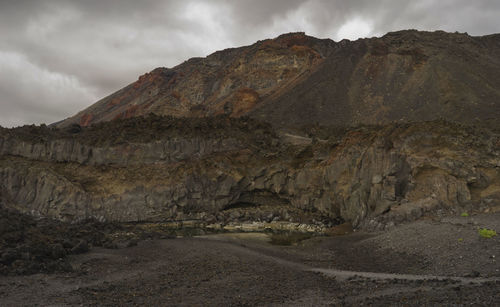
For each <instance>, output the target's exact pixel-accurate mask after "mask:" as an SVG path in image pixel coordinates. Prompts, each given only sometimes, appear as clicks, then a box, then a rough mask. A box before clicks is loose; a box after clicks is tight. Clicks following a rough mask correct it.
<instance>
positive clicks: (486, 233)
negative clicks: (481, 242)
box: [479, 228, 497, 239]
mask: <svg viewBox="0 0 500 307" xmlns="http://www.w3.org/2000/svg"><path fill="white" fill-rule="evenodd" d="M479 235H480V236H481V237H482V238H487V239H490V238H492V237H494V236H496V235H497V232H496V231H494V230H493V229H486V228H480V229H479Z"/></svg>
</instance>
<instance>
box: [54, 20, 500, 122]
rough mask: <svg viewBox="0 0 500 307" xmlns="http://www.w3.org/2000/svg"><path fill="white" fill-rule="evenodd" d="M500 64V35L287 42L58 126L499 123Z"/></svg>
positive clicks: (161, 71)
mask: <svg viewBox="0 0 500 307" xmlns="http://www.w3.org/2000/svg"><path fill="white" fill-rule="evenodd" d="M498 54H500V36H499V35H498V34H496V35H487V36H482V37H472V36H469V35H467V34H466V33H446V32H443V31H436V32H423V31H416V30H406V31H398V32H391V33H388V34H386V35H384V36H382V37H379V38H369V39H359V40H356V41H348V40H343V41H340V42H334V41H332V40H330V39H317V38H314V37H310V36H307V35H305V34H304V33H289V34H284V35H281V36H279V37H277V38H275V39H267V40H263V41H259V42H257V43H255V44H253V45H251V46H245V47H240V48H233V49H226V50H222V51H218V52H215V53H214V54H211V55H209V56H207V57H206V58H193V59H190V60H188V61H186V62H184V63H182V64H180V65H178V66H175V67H173V68H157V69H155V70H153V71H151V72H149V73H146V74H144V75H143V76H141V77H139V79H138V80H137V81H136V82H134V83H132V84H130V85H128V86H126V87H124V88H123V89H121V90H119V91H118V92H116V93H113V94H111V95H110V96H108V97H106V98H103V99H102V100H100V101H98V102H97V103H95V104H94V105H92V106H90V107H89V108H87V109H85V110H82V111H81V112H79V113H78V114H76V115H75V116H73V117H71V118H69V119H66V120H64V121H62V122H60V123H58V125H59V126H66V125H69V124H71V123H78V124H80V125H82V126H87V125H89V124H92V123H96V122H101V121H109V120H112V119H116V118H129V117H133V116H141V115H147V114H149V113H150V112H153V113H155V114H158V115H170V116H183V117H197V116H200V117H205V116H213V115H218V114H227V115H230V116H232V117H239V116H243V115H247V116H250V117H253V118H258V119H262V120H265V121H267V122H271V123H273V125H275V126H280V127H283V126H285V127H290V126H296V125H301V124H315V123H319V124H321V125H331V124H336V125H352V124H360V123H361V124H386V123H389V122H391V121H425V120H435V119H440V118H446V119H447V120H452V121H460V122H469V123H471V122H475V121H476V122H477V121H482V120H487V119H490V120H495V119H497V118H498V114H500V107H499V105H498V100H499V98H500V85H499V83H498V82H497V80H499V79H500V59H499V57H498ZM495 115H496V116H495Z"/></svg>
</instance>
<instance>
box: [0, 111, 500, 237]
mask: <svg viewBox="0 0 500 307" xmlns="http://www.w3.org/2000/svg"><path fill="white" fill-rule="evenodd" d="M328 129H329V128H327V127H317V128H316V130H315V131H316V135H302V136H294V135H292V134H290V133H287V134H286V135H285V133H283V132H282V131H277V130H275V129H274V128H273V127H272V126H270V125H268V124H265V123H261V122H258V121H255V120H252V119H249V118H239V119H238V118H230V117H225V116H219V117H212V118H183V119H176V118H173V117H158V116H149V117H146V118H132V119H126V120H117V121H112V122H107V123H101V124H99V125H94V126H92V127H88V128H83V129H81V130H78V129H77V131H76V132H75V131H71V130H59V129H57V128H48V127H35V126H31V127H30V126H26V127H22V128H16V129H1V131H0V154H1V160H0V181H1V182H2V188H1V191H0V196H1V201H2V202H3V203H4V204H6V205H7V206H8V207H13V208H17V209H20V210H21V211H23V212H29V213H31V214H33V215H43V216H51V217H55V218H58V219H61V220H65V221H77V220H82V219H88V218H94V219H97V220H107V221H121V222H135V221H181V220H184V221H186V220H197V221H198V222H200V223H204V224H220V225H225V224H228V223H234V222H240V223H243V222H253V221H261V222H280V221H287V222H298V223H306V224H316V225H319V226H321V227H329V226H332V225H335V224H338V223H340V222H343V221H347V222H350V223H352V224H353V225H354V226H356V227H365V228H367V229H374V228H383V227H387V225H389V226H390V225H391V224H394V223H400V222H402V221H406V220H412V219H416V218H419V217H421V216H422V215H426V214H429V213H432V214H436V212H457V211H460V210H485V209H487V208H489V207H492V206H495V205H498V201H499V200H500V146H499V145H500V138H499V135H498V134H497V133H495V132H493V131H491V130H488V129H485V128H481V127H473V126H468V125H460V124H453V123H448V122H444V121H432V122H422V123H412V124H409V123H405V124H387V125H381V126H360V127H357V128H349V129H346V130H340V132H339V133H337V134H332V133H331V131H332V130H331V129H330V130H328ZM308 131H312V130H308ZM200 135H205V136H206V137H204V138H203V137H200ZM324 135H329V136H330V137H329V138H328V139H326V138H323V136H324ZM294 137H295V138H300V139H301V142H291V141H290V139H291V138H294ZM123 140H129V141H128V142H124V141H123ZM307 140H309V141H307Z"/></svg>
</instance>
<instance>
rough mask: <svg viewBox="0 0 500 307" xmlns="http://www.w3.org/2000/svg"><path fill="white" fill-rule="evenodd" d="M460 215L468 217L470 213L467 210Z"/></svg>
mask: <svg viewBox="0 0 500 307" xmlns="http://www.w3.org/2000/svg"><path fill="white" fill-rule="evenodd" d="M460 216H463V217H468V216H469V213H467V212H462V214H460Z"/></svg>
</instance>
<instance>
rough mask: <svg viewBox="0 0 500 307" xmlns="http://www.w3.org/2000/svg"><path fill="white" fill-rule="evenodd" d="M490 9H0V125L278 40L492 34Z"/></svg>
mask: <svg viewBox="0 0 500 307" xmlns="http://www.w3.org/2000/svg"><path fill="white" fill-rule="evenodd" d="M499 16H500V1H496V0H491V1H490V0H439V1H438V0H424V1H418V0H414V1H405V0H385V1H376V0H345V1H343V0H330V1H326V0H325V1H321V0H317V1H315V0H309V1H305V0H248V1H244V0H241V1H238V0H213V1H208V0H207V1H198V0H182V1H153V0H147V1H138V0H116V1H113V0H109V1H108V0H79V1H77V0H32V1H27V0H26V1H25V0H0V125H1V126H4V127H12V126H18V125H23V124H30V123H36V124H39V123H47V124H48V123H52V122H54V121H57V120H60V119H63V118H66V117H68V116H70V115H73V114H74V113H76V112H77V111H79V110H81V109H83V108H85V107H87V106H89V105H91V104H92V103H94V102H95V101H97V100H98V99H100V98H102V97H104V96H107V95H108V94H110V93H112V92H114V91H116V90H118V89H120V88H122V87H123V86H125V85H127V84H129V83H131V82H133V81H135V80H136V79H137V77H138V76H139V75H141V74H143V73H145V72H147V71H150V70H152V69H154V68H155V67H159V66H165V67H172V66H175V65H177V64H179V63H181V62H182V61H184V60H186V59H188V58H190V57H194V56H206V55H208V54H210V53H212V52H214V51H216V50H220V49H225V48H229V47H236V46H241V45H248V44H252V43H254V42H255V41H257V40H261V39H266V38H273V37H276V36H278V35H279V34H282V33H286V32H292V31H304V32H306V33H307V34H308V35H312V36H316V37H320V38H331V39H333V40H335V41H338V40H341V39H343V38H348V39H351V40H354V39H357V38H359V37H371V36H380V35H383V34H385V33H386V32H389V31H395V30H401V29H410V28H412V29H419V30H438V29H441V30H445V31H451V32H454V31H460V32H468V33H469V34H471V35H484V34H491V33H498V32H500V18H499Z"/></svg>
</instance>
